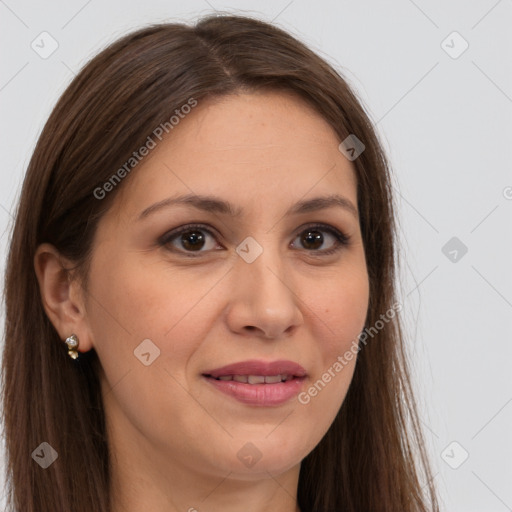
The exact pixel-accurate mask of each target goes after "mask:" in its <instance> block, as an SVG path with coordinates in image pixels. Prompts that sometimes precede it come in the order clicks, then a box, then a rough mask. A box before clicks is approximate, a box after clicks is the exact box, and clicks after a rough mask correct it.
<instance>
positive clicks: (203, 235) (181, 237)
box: [159, 225, 218, 254]
mask: <svg viewBox="0 0 512 512" xmlns="http://www.w3.org/2000/svg"><path fill="white" fill-rule="evenodd" d="M159 243H160V245H162V246H164V247H167V248H168V249H169V250H172V251H174V252H182V253H188V254H190V253H194V252H195V253H202V252H208V251H210V250H213V249H215V248H216V247H217V246H218V243H217V242H216V239H215V236H214V235H213V233H212V232H211V231H210V230H209V229H207V228H206V227H203V226H201V225H199V226H193V225H188V226H182V227H180V228H178V229H175V230H173V231H171V232H170V233H167V234H166V235H164V236H163V237H162V238H161V239H160V241H159Z"/></svg>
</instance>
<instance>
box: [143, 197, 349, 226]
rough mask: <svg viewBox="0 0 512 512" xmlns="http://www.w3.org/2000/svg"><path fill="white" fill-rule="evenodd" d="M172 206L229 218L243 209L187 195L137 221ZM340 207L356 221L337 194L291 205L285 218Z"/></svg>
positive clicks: (160, 204) (161, 203)
mask: <svg viewBox="0 0 512 512" xmlns="http://www.w3.org/2000/svg"><path fill="white" fill-rule="evenodd" d="M173 205H189V206H192V207H194V208H196V209H198V210H203V211H205V212H210V213H219V214H224V215H230V216H231V217H240V216H241V215H243V208H241V207H235V206H233V205H232V204H231V203H229V202H227V201H224V200H222V199H219V198H217V197H215V196H209V195H197V194H187V195H182V196H177V197H169V198H167V199H164V200H162V201H159V202H158V203H155V204H152V205H151V206H148V207H147V208H146V209H145V210H143V211H142V212H141V213H140V215H139V217H138V219H137V220H139V221H140V220H142V219H145V218H146V217H148V216H149V215H150V214H152V213H154V212H156V211H158V210H161V209H162V208H167V207H169V206H173ZM332 207H340V208H343V209H344V210H346V211H348V212H349V213H351V214H352V215H353V216H354V217H355V218H356V219H357V218H358V217H359V213H358V211H357V208H356V207H355V206H354V205H353V203H352V202H351V201H349V200H348V199H347V198H345V197H343V196H340V195H338V194H332V195H329V196H324V197H315V198H313V199H305V200H302V201H299V202H298V203H296V204H295V205H293V206H292V207H291V208H290V209H289V210H288V211H287V212H286V213H285V216H289V215H297V214H300V213H310V212H315V211H318V210H323V209H326V208H332Z"/></svg>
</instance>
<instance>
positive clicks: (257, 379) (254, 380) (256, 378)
mask: <svg viewBox="0 0 512 512" xmlns="http://www.w3.org/2000/svg"><path fill="white" fill-rule="evenodd" d="M247 382H248V383H249V384H265V377H263V376H262V375H249V376H248V377H247Z"/></svg>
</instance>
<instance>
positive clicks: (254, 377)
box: [202, 360, 307, 406]
mask: <svg viewBox="0 0 512 512" xmlns="http://www.w3.org/2000/svg"><path fill="white" fill-rule="evenodd" d="M202 376H203V378H205V379H206V381H207V382H209V383H210V384H211V385H213V387H214V388H215V389H216V390H218V391H221V392H222V393H224V394H226V395H229V396H231V397H233V398H235V399H236V400H238V401H239V402H242V403H244V404H245V405H256V406H277V405H281V404H283V403H285V402H287V401H288V400H290V399H291V398H292V397H293V396H295V395H297V394H298V393H299V392H300V389H301V388H302V385H303V382H304V380H305V379H306V376H307V374H306V370H305V369H304V368H303V367H302V366H300V365H299V364H297V363H294V362H292V361H274V362H270V363H269V362H264V361H256V360H252V361H244V362H241V363H234V364H231V365H227V366H224V367H222V368H217V369H215V370H208V371H206V372H204V373H203V374H202Z"/></svg>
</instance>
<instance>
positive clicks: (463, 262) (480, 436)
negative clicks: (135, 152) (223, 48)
mask: <svg viewBox="0 0 512 512" xmlns="http://www.w3.org/2000/svg"><path fill="white" fill-rule="evenodd" d="M212 10H228V11H234V12H246V13H248V14H253V15H256V16H258V17H262V18H263V19H266V20H269V21H270V20H274V21H275V22H276V23H278V24H279V25H281V26H282V27H283V28H285V29H288V30H289V31H291V32H292V33H293V34H295V35H296V36H298V37H299V38H301V39H302V40H303V41H304V42H306V43H307V44H309V45H310V46H311V47H312V48H313V49H315V50H316V51H317V52H319V53H320V54H321V55H322V56H323V57H324V58H326V59H327V60H328V61H329V62H330V63H332V64H334V65H335V66H336V67H337V68H338V69H340V70H341V71H342V72H343V73H344V74H345V76H346V77H347V79H348V80H349V82H350V83H351V84H352V85H353V87H354V88H355V89H356V90H357V92H358V93H359V95H360V97H361V99H362V101H363V102H364V104H365V105H366V108H367V110H368V112H369V114H370V116H371V117H372V119H373V120H374V122H375V123H376V125H377V127H378V131H379V133H380V135H381V137H382V140H383V142H384V146H385V148H386V150H387V152H388V154H389V156H390V159H391V163H392V166H393V169H394V176H395V177H394V181H395V189H396V193H397V197H398V200H399V212H398V213H399V216H400V235H401V240H402V243H401V253H402V258H403V265H402V270H401V274H402V275H401V280H400V288H401V290H402V291H401V300H402V301H403V302H404V304H405V311H404V314H405V317H406V327H407V329H406V332H407V334H408V339H409V345H410V352H411V357H412V359H413V361H414V373H413V377H414V380H415V384H416V388H417V390H418V399H419V401H420V409H421V415H422V422H423V425H424V428H425V434H426V438H427V441H428V448H429V452H430V453H431V457H432V460H433V465H434V474H435V482H436V484H437V486H438V488H439V491H440V494H441V497H442V501H443V510H444V511H448V510H449V511H452V512H469V511H480V512H481V511H485V512H491V511H495V512H502V511H505V510H512V508H511V507H512V486H511V485H510V482H512V463H511V460H512V457H511V455H512V434H511V432H512V428H511V427H512V382H511V378H510V375H511V371H510V363H511V355H512V348H511V343H510V339H511V334H512V321H511V318H512V315H511V313H512V272H511V270H510V269H511V262H512V230H511V222H510V221H511V218H512V173H511V169H510V156H511V147H512V144H511V143H510V142H511V136H512V73H511V68H510V65H511V62H512V59H511V57H512V51H511V49H512V48H511V46H512V35H511V34H512V30H511V26H512V25H511V21H512V2H511V0H500V1H496V0H474V1H471V2H467V1H466V2H463V1H450V2H442V1H440V0H436V1H431V2H427V1H424V0H422V1H420V0H417V1H412V0H396V1H393V2H390V1H381V2H379V1H377V0H374V1H361V2H355V1H352V2H349V1H338V2H336V1H333V0H331V1H327V0H324V1H317V2H315V3H313V2H306V1H305V0H292V1H289V0H284V1H275V2H271V1H261V0H258V1H257V2H256V1H255V0H252V1H249V0H248V1H240V2H228V3H222V2H221V1H216V0H210V1H208V2H207V1H205V0H196V1H190V2H188V4H187V5H186V6H184V5H183V3H178V2H176V1H173V0H171V1H169V0H168V1H163V0H144V1H143V2H141V1H135V0H123V1H120V0H119V1H116V0H108V1H102V2H100V1H99V0H90V1H88V2H87V1H86V0H73V1H66V2H64V1H63V0H60V1H53V2H44V3H43V2H35V0H32V1H25V2H21V1H16V0H6V1H1V0H0V38H1V42H2V45H3V48H4V50H3V52H2V54H1V56H0V69H1V75H0V108H1V112H2V116H1V123H0V126H1V136H0V148H1V155H2V160H1V172H0V235H1V238H0V251H1V265H2V267H1V269H0V270H1V271H2V274H3V270H4V266H5V265H4V257H5V251H6V246H7V240H8V235H9V229H10V226H11V222H12V215H11V213H10V212H11V211H13V207H14V205H15V202H16V199H17V197H18V193H19V190H20V185H21V181H22V177H23V173H24V171H25V169H26V166H27V164H28V161H29V158H30V155H31V152H32V150H33V148H34V145H35V142H36V139H37V136H38V134H39V132H40V130H41V129H42V126H43V123H44V121H45V120H46V118H47V116H48V115H49V113H50V110H51V108H52V107H53V105H54V104H55V102H56V101H57V98H58V97H59V96H60V94H61V93H62V92H63V90H64V88H65V87H66V86H67V84H68V83H69V82H70V80H71V79H72V77H73V76H74V74H75V73H76V72H77V71H78V70H79V69H80V68H81V67H82V66H83V65H84V64H85V63H86V62H87V60H88V59H89V58H91V57H92V56H93V55H94V54H96V53H97V52H98V51H99V50H101V49H102V48H104V47H105V45H106V44H108V43H109V42H110V41H112V40H114V39H116V38H117V37H119V36H121V35H123V34H125V33H126V32H127V31H129V30H130V29H133V28H136V27H139V26H140V25H142V24H145V23H149V22H155V21H169V20H179V21H189V20H193V19H194V18H195V17H196V16H198V15H201V14H206V13H208V12H211V11H212ZM43 31H46V32H48V33H49V34H50V35H51V37H52V38H53V39H55V40H56V41H57V43H58V48H57V50H56V51H55V52H54V53H53V54H52V55H50V56H49V57H48V58H46V59H43V58H42V57H41V56H40V55H39V54H38V53H36V51H34V50H33V49H32V47H31V44H32V42H33V41H34V43H33V44H34V46H35V45H38V46H39V52H41V51H43V48H42V47H43V44H44V48H45V49H46V50H48V49H50V48H51V46H50V45H51V40H50V39H48V38H47V39H45V40H44V41H43V42H41V39H42V38H43V37H48V36H40V34H41V33H42V32H43ZM454 31H456V32H457V33H458V35H457V34H452V33H453V32H454ZM443 41H444V43H443ZM466 44H469V47H468V48H467V50H466V51H464V52H463V53H461V51H462V50H464V48H465V45H466ZM453 237H456V240H454V241H452V242H450V244H449V245H448V246H446V244H447V243H448V242H449V241H450V240H451V239H452V238H453ZM464 246H465V247H466V248H467V253H465V254H463V252H464ZM443 248H444V249H443ZM454 251H455V252H454ZM27 321H29V319H27ZM2 322H3V311H2ZM43 441H44V439H41V442H43ZM76 442H77V443H80V439H76ZM454 442H455V444H453V443H454ZM34 448H35V447H27V456H30V453H31V452H32V450H33V449H34ZM466 452H467V454H469V456H468V458H467V460H465V461H464V458H465V457H466ZM0 504H1V502H0Z"/></svg>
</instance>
